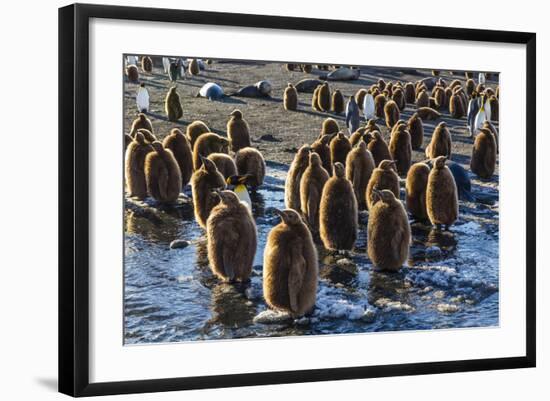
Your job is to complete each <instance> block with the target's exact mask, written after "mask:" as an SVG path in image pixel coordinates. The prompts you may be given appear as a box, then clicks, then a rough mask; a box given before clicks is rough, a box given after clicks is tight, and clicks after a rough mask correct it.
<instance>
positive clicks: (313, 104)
mask: <svg viewBox="0 0 550 401" xmlns="http://www.w3.org/2000/svg"><path fill="white" fill-rule="evenodd" d="M320 89H321V85H317V87H316V88H315V89H314V90H313V96H312V97H311V108H312V109H313V110H315V111H321V109H320V108H319V90H320Z"/></svg>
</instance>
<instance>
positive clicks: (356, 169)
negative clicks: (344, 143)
mask: <svg viewBox="0 0 550 401" xmlns="http://www.w3.org/2000/svg"><path fill="white" fill-rule="evenodd" d="M374 168H375V167H374V159H373V157H372V154H371V153H370V152H369V151H368V149H367V144H366V143H365V141H360V142H359V143H358V144H357V145H355V146H354V147H353V149H352V150H351V152H349V153H348V157H347V159H346V178H347V179H348V180H349V181H350V182H351V185H352V186H353V192H354V193H355V198H356V199H357V206H358V207H359V209H365V208H366V207H367V203H366V200H365V193H366V191H367V185H368V183H369V180H370V177H371V175H372V172H373V171H374Z"/></svg>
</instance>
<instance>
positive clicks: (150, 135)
mask: <svg viewBox="0 0 550 401" xmlns="http://www.w3.org/2000/svg"><path fill="white" fill-rule="evenodd" d="M137 132H141V135H143V137H144V138H145V140H146V141H147V142H149V143H153V142H155V141H157V140H158V139H157V137H156V136H155V135H153V133H152V132H151V131H149V130H147V129H145V128H140V129H138V130H137Z"/></svg>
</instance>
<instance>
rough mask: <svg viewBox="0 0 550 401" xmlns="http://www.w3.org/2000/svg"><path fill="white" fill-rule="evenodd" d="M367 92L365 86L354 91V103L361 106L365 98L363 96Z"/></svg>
mask: <svg viewBox="0 0 550 401" xmlns="http://www.w3.org/2000/svg"><path fill="white" fill-rule="evenodd" d="M367 93H368V92H367V90H366V89H365V88H361V89H359V90H358V91H357V92H355V103H357V104H358V105H359V107H360V108H363V100H365V96H366V94H367Z"/></svg>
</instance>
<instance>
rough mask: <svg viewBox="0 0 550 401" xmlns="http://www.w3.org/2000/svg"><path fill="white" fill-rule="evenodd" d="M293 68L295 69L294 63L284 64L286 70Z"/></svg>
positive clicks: (292, 69)
mask: <svg viewBox="0 0 550 401" xmlns="http://www.w3.org/2000/svg"><path fill="white" fill-rule="evenodd" d="M295 69H296V64H288V63H287V64H286V70H287V71H288V72H290V71H294V70H295Z"/></svg>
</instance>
